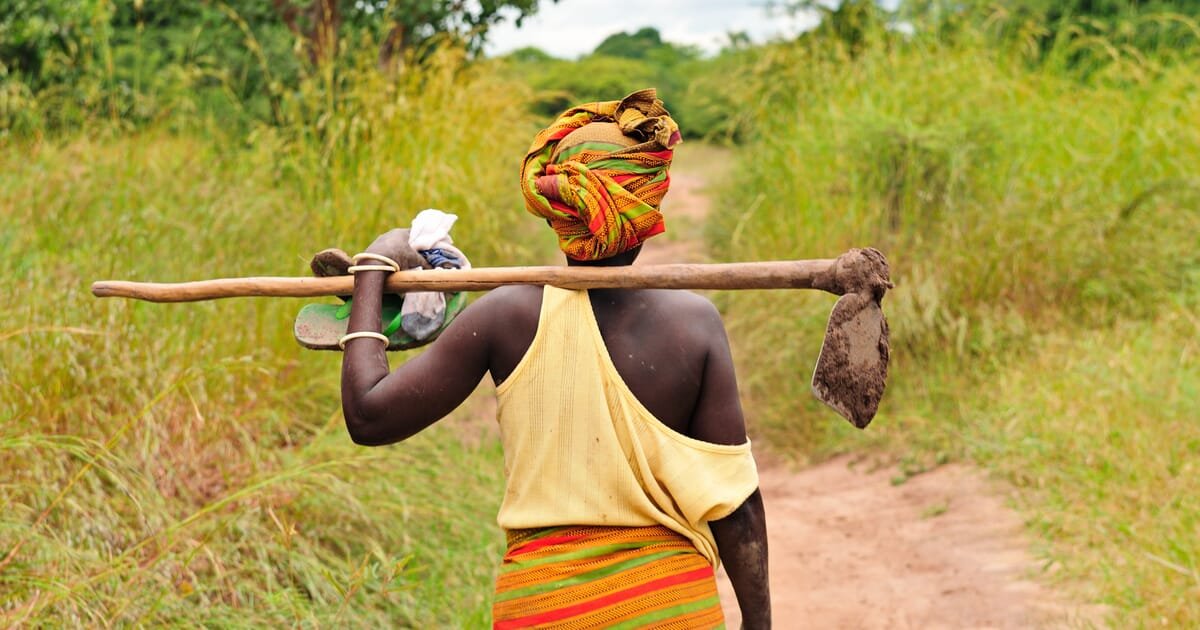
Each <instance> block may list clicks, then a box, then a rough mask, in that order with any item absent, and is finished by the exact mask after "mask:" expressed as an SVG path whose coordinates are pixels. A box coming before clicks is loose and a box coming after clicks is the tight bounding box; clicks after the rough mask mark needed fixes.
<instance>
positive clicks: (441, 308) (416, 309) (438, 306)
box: [400, 208, 471, 340]
mask: <svg viewBox="0 0 1200 630" xmlns="http://www.w3.org/2000/svg"><path fill="white" fill-rule="evenodd" d="M457 220H458V216H456V215H453V214H448V213H446V212H442V211H441V210H434V209H432V208H430V209H427V210H422V211H421V212H419V213H418V214H417V216H416V217H415V218H413V222H412V229H411V230H410V231H409V235H408V244H409V245H410V246H412V248H413V249H415V250H416V251H417V252H420V253H423V252H426V251H428V250H431V249H440V250H442V252H443V253H444V254H446V255H447V256H451V257H454V258H457V259H458V261H459V266H458V268H459V269H470V268H471V261H470V260H467V256H466V254H464V253H462V250H460V249H458V248H457V247H455V246H454V239H451V238H450V228H452V227H454V222H455V221H457ZM438 269H442V267H435V268H434V270H435V271H436V270H438ZM445 320H446V296H445V295H444V294H443V293H441V292H440V291H422V292H419V293H408V294H406V295H405V296H404V305H403V306H402V307H401V308H400V327H401V328H403V329H404V332H406V333H408V334H409V336H410V337H412V338H413V339H417V340H423V339H427V338H428V337H429V336H430V335H432V334H434V333H435V332H437V331H438V330H439V329H440V328H441V327H442V323H443V322H444V321H445Z"/></svg>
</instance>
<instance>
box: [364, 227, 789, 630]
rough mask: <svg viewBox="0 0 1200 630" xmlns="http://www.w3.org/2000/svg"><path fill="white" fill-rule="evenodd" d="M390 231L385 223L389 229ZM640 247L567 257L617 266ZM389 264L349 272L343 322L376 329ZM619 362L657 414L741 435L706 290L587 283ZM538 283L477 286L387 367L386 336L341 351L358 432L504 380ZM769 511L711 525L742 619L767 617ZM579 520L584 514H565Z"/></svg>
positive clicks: (429, 416) (729, 365) (704, 436)
mask: <svg viewBox="0 0 1200 630" xmlns="http://www.w3.org/2000/svg"><path fill="white" fill-rule="evenodd" d="M389 234H391V233H389ZM389 234H384V235H383V236H381V237H380V238H379V239H377V240H376V242H375V243H374V244H372V246H371V247H370V248H369V249H368V250H367V251H369V252H371V253H376V254H381V255H384V256H388V257H392V258H394V257H398V256H401V255H402V254H403V252H402V251H401V250H403V249H404V248H406V247H408V241H407V239H401V238H399V237H397V236H395V235H392V236H389ZM639 251H640V248H639V249H635V250H631V251H629V252H625V253H624V254H621V255H618V256H614V257H612V258H607V259H603V260H599V261H590V262H586V263H584V262H579V261H572V260H568V264H572V265H599V266H622V265H630V264H632V263H633V261H634V260H635V259H636V258H637V255H638V253H639ZM385 279H386V274H385V273H384V272H380V271H366V272H360V273H358V274H356V276H355V285H354V308H353V310H352V311H351V315H350V323H349V327H348V330H352V331H357V330H379V329H380V326H381V315H380V302H381V297H382V293H383V285H384V281H385ZM588 295H589V297H590V299H591V303H592V310H593V311H594V313H595V316H596V321H597V323H598V324H599V327H600V334H601V336H602V337H603V338H604V342H605V345H606V347H607V349H608V351H609V355H610V357H611V358H612V361H613V364H614V365H615V366H616V368H617V372H618V373H619V374H620V376H621V378H622V379H623V380H624V381H625V384H626V385H627V386H628V387H629V389H630V391H632V392H633V394H634V396H635V397H636V398H637V399H638V400H639V401H640V402H641V403H642V404H643V405H644V406H645V407H646V408H647V409H648V410H649V411H650V412H651V413H652V414H653V415H654V416H655V417H656V418H657V419H658V420H660V421H661V422H662V423H663V424H665V425H666V426H668V427H670V428H671V429H673V430H675V431H677V432H679V433H681V434H684V435H688V436H690V437H693V438H696V439H699V440H704V441H707V442H712V443H715V444H743V443H745V441H746V428H745V421H744V418H743V415H742V408H741V402H740V400H739V399H738V391H737V381H736V378H735V376H734V370H733V359H732V357H731V355H730V351H729V342H728V340H727V338H726V335H725V328H724V325H723V324H722V322H721V318H720V315H719V314H718V313H717V310H716V308H715V307H714V306H713V305H712V303H711V302H709V301H708V300H707V299H705V298H703V297H700V296H698V295H696V294H693V293H690V292H687V291H668V290H652V289H647V290H628V289H605V290H593V291H589V293H588ZM541 299H542V289H541V288H540V287H529V286H509V287H503V288H500V289H497V290H495V291H492V292H490V293H488V294H487V295H486V296H484V297H482V298H480V299H479V300H478V301H477V302H475V303H474V304H472V305H471V306H470V307H468V308H467V309H466V310H464V311H463V312H462V314H461V315H459V316H458V318H457V319H455V320H454V322H453V323H452V324H451V325H450V326H449V327H447V329H446V330H445V331H444V332H443V333H442V334H441V336H439V337H438V339H437V340H436V341H435V342H434V343H432V344H431V345H430V346H429V348H428V350H426V351H425V352H424V353H423V354H421V355H420V356H417V357H415V358H413V359H412V360H410V361H408V362H406V363H404V364H403V365H401V366H400V367H399V368H397V369H396V370H395V371H394V372H390V373H389V369H388V362H387V355H386V352H385V351H384V348H383V344H381V343H379V342H378V341H376V340H373V339H355V340H351V341H349V342H348V343H347V345H346V351H345V354H344V356H343V360H342V409H343V412H344V415H345V418H346V428H347V429H348V430H349V432H350V436H351V438H352V439H354V441H355V442H357V443H360V444H365V445H381V444H389V443H392V442H398V441H401V440H404V439H407V438H408V437H411V436H413V435H415V434H416V433H417V432H419V431H421V430H422V429H424V428H426V427H427V426H429V425H431V424H433V423H434V422H436V421H437V420H439V419H441V418H442V417H444V416H446V415H447V414H449V413H450V412H451V411H453V410H454V408H455V407H457V406H458V405H459V404H460V403H462V402H463V401H464V400H465V399H466V398H467V396H468V395H469V394H470V393H471V391H472V390H474V389H475V387H476V386H477V385H478V384H479V381H480V380H481V379H482V378H483V376H484V375H485V374H491V376H492V380H493V381H494V382H495V383H496V384H497V385H499V384H500V383H502V382H504V380H505V379H506V378H508V376H509V374H511V373H512V370H513V368H515V367H516V366H517V364H518V362H520V360H521V358H522V357H524V355H525V353H526V351H527V350H528V348H529V346H530V344H531V343H532V342H533V338H534V335H535V334H536V332H537V323H538V317H539V314H540V311H541ZM765 521H766V517H765V515H764V512H763V506H762V500H761V498H760V497H759V495H758V494H757V493H755V494H754V495H753V496H752V497H751V498H750V499H748V500H747V501H745V502H744V503H743V504H742V505H741V506H740V507H738V509H736V510H735V511H734V512H733V513H732V514H730V515H729V516H728V517H726V518H724V519H722V520H720V521H713V522H711V523H710V526H711V527H712V530H713V535H714V537H715V539H716V542H717V547H718V550H719V553H720V555H721V559H722V561H723V563H724V564H725V567H726V571H727V573H728V574H729V576H730V579H731V581H732V584H733V587H734V590H735V592H736V594H737V597H738V601H739V602H744V607H743V608H742V617H743V623H744V627H746V628H769V627H770V625H771V609H770V604H769V601H770V599H769V592H768V581H767V554H766V549H767V542H766V526H765ZM562 524H563V525H578V524H580V523H562Z"/></svg>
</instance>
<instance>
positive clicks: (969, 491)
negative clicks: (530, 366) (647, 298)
mask: <svg viewBox="0 0 1200 630" xmlns="http://www.w3.org/2000/svg"><path fill="white" fill-rule="evenodd" d="M710 157H711V156H710ZM722 161H723V160H722ZM671 179H672V182H671V192H670V194H669V195H668V196H667V198H666V200H665V201H664V206H663V214H664V215H665V216H666V219H667V222H668V223H667V225H668V232H667V233H666V234H665V235H663V236H661V237H657V238H656V239H655V240H654V241H652V242H651V243H650V245H648V246H647V247H646V249H645V251H644V252H643V254H642V256H641V257H640V258H639V260H638V262H639V263H641V264H645V263H649V264H653V263H665V262H707V260H706V256H705V255H704V250H703V245H702V239H701V238H699V234H700V226H701V225H702V223H703V220H704V217H705V215H706V213H707V211H708V198H707V197H706V194H705V190H704V189H705V184H706V179H707V178H706V177H705V175H703V174H701V173H699V172H697V171H694V170H690V169H688V168H687V167H686V166H685V167H683V168H681V167H680V165H678V164H677V165H676V166H675V168H674V169H673V170H672V173H671ZM735 343H736V340H735ZM759 457H760V470H759V475H760V488H761V490H762V493H763V498H764V502H765V504H766V509H767V529H768V538H769V550H770V571H771V601H772V616H773V618H774V620H775V627H777V628H817V629H835V628H855V629H859V628H862V629H869V628H922V629H925V628H934V629H936V628H1041V627H1053V628H1061V627H1103V626H1104V623H1103V619H1104V612H1105V611H1104V610H1103V609H1101V608H1099V607H1095V606H1085V605H1080V604H1078V603H1075V602H1072V601H1071V600H1070V598H1068V597H1067V596H1065V595H1064V594H1063V593H1060V592H1057V591H1056V590H1055V589H1053V588H1051V587H1050V586H1049V585H1048V584H1046V580H1045V577H1046V575H1045V574H1044V573H1041V574H1040V577H1041V581H1039V580H1038V579H1036V578H1038V576H1039V568H1040V564H1039V563H1038V562H1037V561H1036V560H1035V558H1034V556H1033V554H1032V553H1031V551H1030V540H1029V538H1028V536H1027V534H1026V532H1025V531H1024V528H1023V525H1022V522H1021V519H1020V517H1019V516H1018V514H1017V513H1016V512H1015V511H1014V510H1012V509H1011V508H1009V507H1008V506H1007V504H1006V501H1007V499H1008V495H1009V494H1010V491H1009V490H1007V489H1006V488H1005V487H1004V486H1002V485H1000V484H998V483H996V482H993V481H989V480H987V479H986V478H985V477H984V476H983V475H982V474H981V473H980V472H979V471H977V470H975V469H973V468H972V467H970V466H969V465H966V464H950V465H946V466H941V467H938V468H936V469H934V470H932V471H929V472H926V473H924V474H921V475H918V476H916V477H912V478H909V479H908V480H907V481H906V482H905V483H903V484H899V485H894V484H893V483H892V479H893V478H894V477H895V470H894V468H892V467H889V466H882V467H879V466H875V465H874V464H872V463H871V461H870V460H869V459H867V458H863V457H858V458H856V457H854V456H849V455H847V456H842V457H838V458H835V459H833V460H830V461H827V462H825V463H823V464H820V465H817V466H813V467H809V468H805V469H801V470H792V469H790V468H788V467H787V466H785V465H783V464H780V463H771V462H764V461H763V459H762V455H761V454H760V456H759ZM718 582H719V587H720V591H721V600H722V604H723V606H724V608H725V611H726V615H727V627H729V628H738V627H739V626H740V624H741V615H740V614H739V612H738V607H737V602H736V599H735V598H734V594H733V589H732V587H731V586H730V585H729V582H728V579H727V578H726V577H725V575H724V572H723V571H721V572H719V575H718Z"/></svg>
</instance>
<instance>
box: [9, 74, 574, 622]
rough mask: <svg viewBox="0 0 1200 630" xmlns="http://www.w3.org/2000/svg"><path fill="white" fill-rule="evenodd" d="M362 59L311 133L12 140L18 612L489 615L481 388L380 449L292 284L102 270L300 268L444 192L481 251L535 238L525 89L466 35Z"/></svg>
mask: <svg viewBox="0 0 1200 630" xmlns="http://www.w3.org/2000/svg"><path fill="white" fill-rule="evenodd" d="M355 81H357V82H356V83H351V84H349V87H346V86H342V87H340V88H339V89H340V90H342V92H341V93H340V95H339V99H340V100H339V101H337V103H336V104H335V105H333V106H331V107H330V108H329V109H328V110H327V111H326V112H325V114H324V117H323V123H322V124H323V127H321V128H320V129H319V130H318V131H317V132H311V131H310V130H311V129H312V127H308V126H303V125H299V124H298V125H296V126H295V127H282V128H261V129H258V130H255V131H252V132H251V133H250V134H248V135H247V136H244V137H243V136H237V135H230V133H229V132H228V131H227V130H225V129H223V128H221V125H220V121H210V122H209V123H208V124H207V125H206V124H205V123H204V121H191V122H190V123H188V124H186V125H182V126H177V127H176V128H177V129H182V131H174V132H173V131H170V130H169V128H168V127H167V125H163V126H155V127H150V128H147V129H144V130H141V131H138V132H134V133H111V132H106V131H103V130H100V131H96V132H95V133H94V134H92V135H91V136H73V137H65V138H60V139H56V140H45V141H40V142H34V141H30V142H11V143H10V144H9V145H8V146H6V147H5V150H4V151H3V152H2V154H0V223H3V225H4V226H5V227H4V228H3V229H2V230H0V245H2V246H3V248H4V250H5V254H6V255H5V257H4V259H3V261H2V262H0V278H2V280H0V286H2V288H3V291H2V292H0V293H2V296H3V297H0V312H3V313H4V314H5V317H4V322H3V324H2V325H0V357H2V360H0V383H2V385H0V471H3V475H0V479H2V481H0V504H2V505H4V506H5V509H4V510H3V512H2V513H0V620H2V621H0V625H9V624H13V623H19V624H27V625H39V626H41V625H50V626H57V625H67V626H76V625H82V626H98V625H110V624H122V625H125V624H133V625H152V626H162V625H167V626H193V625H195V624H196V623H198V622H199V623H203V624H205V625H210V626H272V625H273V626H292V627H294V626H350V627H378V626H395V625H402V626H404V625H407V626H413V627H434V626H446V625H452V626H480V625H485V624H486V622H487V620H488V617H489V613H490V595H489V592H490V588H491V583H492V579H493V574H494V567H495V566H496V565H497V564H498V562H499V557H500V554H501V553H502V549H503V537H502V535H501V533H500V532H499V530H498V528H497V527H496V526H495V521H494V519H495V512H496V509H497V507H498V501H499V497H500V495H501V487H502V456H501V452H500V449H499V446H498V445H497V443H496V441H495V440H494V439H493V438H490V437H487V435H488V434H486V433H485V435H484V437H483V438H481V439H477V440H469V439H467V438H466V437H464V435H465V434H466V433H469V432H471V431H475V430H474V429H471V430H470V431H467V430H463V429H462V427H464V426H467V427H473V426H475V424H477V422H476V421H475V420H474V419H473V417H474V416H477V415H479V414H480V411H479V408H478V404H479V403H472V404H470V405H467V406H466V407H464V408H463V409H462V410H460V411H459V412H457V413H456V414H455V415H454V416H453V417H452V418H450V419H449V420H447V421H446V422H445V424H448V425H450V428H435V429H433V430H431V431H429V432H427V433H426V434H423V435H421V436H419V437H417V438H415V439H413V440H411V441H409V442H406V443H405V444H403V445H400V446H396V447H389V448H383V449H365V448H362V447H358V446H355V445H353V444H352V443H351V442H350V440H349V438H348V437H347V435H346V434H345V430H344V428H343V427H342V422H341V414H340V404H339V396H338V390H337V387H338V370H339V359H340V355H337V354H336V353H315V352H310V351H306V350H302V349H301V348H300V347H299V346H298V345H297V344H296V343H295V341H293V340H292V339H291V330H290V328H291V319H292V317H293V316H294V314H295V313H296V311H297V310H298V309H299V307H300V305H301V303H302V302H301V301H298V300H262V299H250V300H229V301H223V302H211V303H199V304H187V305H154V304H145V303H134V302H129V301H122V300H97V299H96V298H93V297H92V296H91V295H90V294H89V292H88V285H89V283H90V282H91V281H93V280H97V279H105V278H126V279H137V280H158V281H172V280H187V279H198V278H205V277H218V276H235V275H253V274H258V275H264V274H268V275H302V274H305V273H306V269H307V258H308V256H309V255H311V254H312V253H313V252H315V251H317V250H320V249H322V248H325V247H329V246H334V245H337V246H341V247H343V248H346V249H349V250H355V249H360V248H362V247H365V246H366V245H367V244H368V243H369V242H370V240H371V239H372V238H373V237H374V236H375V235H376V234H378V233H380V232H382V231H384V230H386V229H388V228H390V227H393V226H395V225H404V224H407V222H408V221H409V220H410V219H411V218H412V216H413V215H415V214H416V212H418V211H419V210H421V209H423V208H425V207H430V206H433V207H440V208H443V209H446V210H448V211H452V212H456V213H458V214H459V216H460V217H461V221H460V223H459V224H458V226H457V227H456V229H455V237H456V238H457V239H458V240H459V241H460V242H461V243H463V244H464V247H465V249H466V251H467V252H468V253H469V254H471V255H472V257H473V260H474V262H475V263H476V264H477V265H497V264H519V263H522V262H530V261H534V260H541V259H542V258H543V257H544V255H545V246H552V239H550V238H549V237H547V238H546V239H544V240H545V242H544V243H543V242H542V241H540V240H533V241H531V240H530V239H529V238H527V234H528V231H529V230H534V231H535V232H534V233H537V234H539V235H540V232H542V231H543V230H538V227H539V226H538V225H537V222H535V221H529V220H528V218H527V217H526V215H525V213H524V210H523V207H522V206H521V202H520V197H519V194H518V192H517V190H516V175H517V172H516V170H517V163H516V162H515V158H514V157H513V156H517V155H520V153H521V152H522V151H523V150H524V149H525V147H526V146H527V143H528V138H529V137H530V135H531V130H532V129H533V124H534V123H533V122H532V121H531V119H530V118H529V117H528V116H526V115H525V114H522V113H521V112H523V111H525V109H526V103H527V100H526V99H527V98H528V96H527V93H526V91H525V90H523V89H521V88H520V86H513V85H511V84H507V83H504V82H501V81H499V80H496V79H494V78H492V77H491V76H489V74H488V73H487V72H486V71H485V70H484V69H474V70H473V69H468V68H464V67H462V66H461V65H460V64H459V63H458V62H457V61H456V60H454V59H453V58H446V59H440V60H438V59H435V60H434V62H433V63H431V65H430V67H429V68H427V69H426V70H424V71H421V72H416V71H414V72H412V74H411V75H410V76H407V77H402V78H401V80H400V81H399V82H398V83H397V84H388V83H386V82H385V81H384V80H383V79H382V78H379V77H378V76H377V75H376V77H375V78H374V79H371V78H369V76H368V75H366V74H364V75H363V76H362V77H360V78H358V79H355ZM313 98H314V97H312V96H309V97H305V96H303V95H301V96H299V97H296V99H297V100H296V101H294V102H290V103H288V104H287V106H288V107H292V108H295V109H296V110H297V111H299V110H300V109H301V108H303V107H309V108H311V109H312V111H316V110H317V109H318V105H319V103H314V102H313V100H312V99H313ZM305 99H309V100H305ZM530 243H533V244H530Z"/></svg>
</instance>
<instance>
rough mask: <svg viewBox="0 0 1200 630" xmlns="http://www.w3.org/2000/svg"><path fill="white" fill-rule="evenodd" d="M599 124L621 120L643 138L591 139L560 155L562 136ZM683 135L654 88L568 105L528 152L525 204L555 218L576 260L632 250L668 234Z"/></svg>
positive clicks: (560, 240) (554, 224)
mask: <svg viewBox="0 0 1200 630" xmlns="http://www.w3.org/2000/svg"><path fill="white" fill-rule="evenodd" d="M592 122H614V123H616V124H617V125H619V126H620V129H621V132H622V133H624V134H625V135H626V136H629V137H631V138H635V139H637V140H639V141H640V142H638V143H637V144H635V145H634V146H631V147H627V148H619V149H617V150H613V148H612V147H605V146H601V147H595V146H593V147H589V146H588V145H586V144H585V145H581V147H580V148H579V149H578V150H574V149H573V150H571V151H564V152H563V153H562V154H561V155H558V156H557V159H554V158H555V148H556V147H557V145H558V142H559V141H560V140H562V139H563V138H564V137H566V136H567V135H568V134H570V133H571V132H572V131H575V130H576V129H579V128H580V127H583V126H584V125H587V124H589V123H592ZM680 141H681V136H680V134H679V126H678V125H676V124H675V121H674V120H672V119H671V116H670V114H668V113H667V110H666V108H664V107H663V104H662V101H660V100H658V97H657V93H656V92H655V90H654V89H648V90H641V91H639V92H634V93H633V94H630V95H629V96H627V97H625V98H624V99H623V100H620V101H607V102H600V103H588V104H586V105H580V106H578V107H573V108H571V109H568V110H567V111H566V112H564V113H563V114H562V116H560V117H559V118H558V120H556V121H554V124H552V125H550V127H548V128H546V129H544V130H542V131H541V132H540V133H539V134H538V135H537V137H536V138H534V141H533V145H532V146H531V147H530V148H529V151H528V152H527V153H526V155H525V160H524V163H523V164H522V167H521V189H522V191H523V193H524V195H525V208H526V209H527V210H529V212H530V213H532V214H534V215H536V216H539V217H542V218H545V219H546V220H547V221H549V222H550V227H552V228H553V229H554V231H555V232H556V233H557V234H558V243H559V247H560V248H561V249H562V250H563V252H564V253H566V254H567V256H570V257H571V258H574V259H575V260H596V259H599V258H608V257H611V256H615V255H617V254H619V253H621V252H624V251H627V250H629V249H632V248H634V247H636V246H637V245H640V244H641V243H642V241H644V240H645V239H647V238H649V237H651V236H654V235H655V234H661V233H662V232H663V217H662V214H660V213H659V211H658V208H659V205H660V204H661V203H662V199H663V196H664V195H666V193H667V189H668V188H669V187H670V185H671V179H670V177H669V176H668V174H667V169H668V167H669V166H670V165H671V158H672V156H673V152H672V149H673V148H674V146H675V145H676V144H679V142H680Z"/></svg>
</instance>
